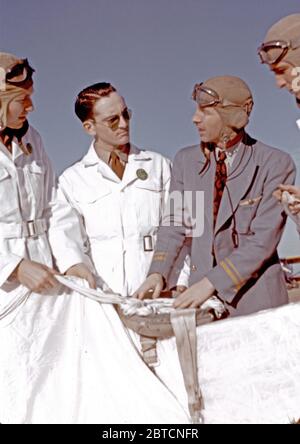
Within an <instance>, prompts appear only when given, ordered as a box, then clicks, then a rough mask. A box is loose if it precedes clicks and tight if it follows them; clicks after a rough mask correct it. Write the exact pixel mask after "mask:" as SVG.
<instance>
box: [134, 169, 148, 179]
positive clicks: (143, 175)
mask: <svg viewBox="0 0 300 444" xmlns="http://www.w3.org/2000/svg"><path fill="white" fill-rule="evenodd" d="M136 175H137V177H138V178H139V179H141V180H146V179H148V174H147V172H146V171H145V170H144V169H143V168H140V169H138V170H137V171H136Z"/></svg>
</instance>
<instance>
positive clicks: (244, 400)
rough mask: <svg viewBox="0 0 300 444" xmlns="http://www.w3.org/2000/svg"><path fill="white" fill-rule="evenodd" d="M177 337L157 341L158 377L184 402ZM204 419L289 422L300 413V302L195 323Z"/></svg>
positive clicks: (237, 421) (298, 416) (220, 421)
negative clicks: (175, 354) (176, 357)
mask: <svg viewBox="0 0 300 444" xmlns="http://www.w3.org/2000/svg"><path fill="white" fill-rule="evenodd" d="M174 346H175V344H174V339H173V338H172V339H167V340H163V341H159V342H158V357H159V361H160V365H159V366H158V367H157V368H156V372H157V374H158V375H159V376H160V378H161V379H162V380H163V381H164V382H165V383H166V384H167V385H168V386H169V387H170V388H171V389H172V390H173V391H174V393H175V394H176V396H177V397H178V398H179V399H181V402H182V403H186V402H187V399H186V394H185V392H184V391H183V390H182V378H181V376H180V370H179V368H178V363H177V360H176V359H175V357H174ZM197 359H198V378H199V385H200V388H201V392H202V395H203V399H204V406H205V409H204V410H203V411H202V414H203V416H204V421H205V423H206V424H281V423H282V424H288V423H290V422H292V421H293V420H298V419H299V418H300V303H298V304H289V305H286V306H283V307H280V308H276V309H271V310H266V311H262V312H259V313H256V314H253V315H250V316H243V317H239V318H230V319H227V320H224V321H218V322H216V323H211V324H207V325H204V326H200V327H198V328H197Z"/></svg>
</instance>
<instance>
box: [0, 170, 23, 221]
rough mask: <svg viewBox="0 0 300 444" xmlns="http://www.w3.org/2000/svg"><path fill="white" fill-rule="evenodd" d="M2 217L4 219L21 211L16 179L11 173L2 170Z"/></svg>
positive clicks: (0, 190)
mask: <svg viewBox="0 0 300 444" xmlns="http://www.w3.org/2000/svg"><path fill="white" fill-rule="evenodd" d="M0 200H1V205H0V217H1V218H3V217H5V216H8V215H10V214H12V215H13V214H14V213H15V212H16V211H17V210H18V209H19V201H18V191H17V186H16V182H15V179H14V178H13V177H12V176H11V175H10V173H9V171H8V170H7V169H6V168H4V167H1V168H0Z"/></svg>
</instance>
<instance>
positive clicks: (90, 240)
mask: <svg viewBox="0 0 300 444" xmlns="http://www.w3.org/2000/svg"><path fill="white" fill-rule="evenodd" d="M170 176H171V164H170V161H169V160H168V159H166V158H165V157H163V156H162V155H161V154H158V153H155V152H152V151H142V150H139V149H138V148H137V147H135V146H133V145H131V148H130V152H129V156H128V163H127V165H126V168H125V172H124V176H123V178H122V180H120V179H119V177H118V176H117V175H116V174H115V173H114V172H113V171H112V169H111V168H110V166H109V165H107V164H106V163H105V162H104V161H103V160H101V159H100V158H99V157H98V155H97V153H96V151H95V149H94V145H93V143H92V144H91V146H90V149H89V151H88V153H87V154H86V155H85V156H84V157H83V159H82V160H80V161H79V162H77V163H75V164H74V165H72V166H71V167H70V168H68V169H67V170H66V171H65V172H64V173H63V174H62V175H61V176H60V179H59V188H60V189H59V193H58V196H59V200H60V202H59V203H58V206H59V205H61V211H60V212H59V211H58V212H57V213H56V215H54V219H55V220H54V222H55V225H57V226H59V220H60V219H64V208H66V209H67V208H68V206H70V205H71V206H72V207H73V208H75V209H76V211H77V214H78V217H79V220H80V221H81V226H82V227H84V228H83V230H82V231H83V233H84V234H85V240H84V243H85V247H84V248H85V251H86V252H88V253H89V254H90V256H91V258H92V260H93V263H94V266H95V268H96V271H97V274H98V275H99V276H100V277H101V278H102V279H103V280H104V282H105V283H106V284H107V285H108V286H109V287H110V288H111V289H112V290H113V291H114V292H116V293H119V294H122V295H123V296H127V295H131V294H133V292H134V291H135V290H137V288H138V287H139V286H140V285H141V284H142V282H143V281H144V279H145V278H146V276H147V272H148V270H149V267H150V264H151V260H152V256H153V250H154V247H155V242H156V235H157V230H158V226H159V224H160V221H161V218H162V213H163V210H164V207H165V204H166V201H167V199H168V195H169V185H170ZM61 235H62V236H66V235H67V236H68V237H69V239H70V240H71V239H74V234H73V233H72V230H71V224H70V225H69V226H68V225H66V226H65V231H64V232H61ZM50 239H51V245H52V247H53V252H54V256H55V257H56V260H57V265H58V267H59V268H60V269H61V270H65V269H66V268H67V266H66V262H68V260H69V255H68V253H67V252H65V253H64V254H62V249H63V248H64V246H63V243H62V241H61V239H60V233H59V232H57V231H55V233H54V235H53V236H52V231H51V230H50ZM82 248H83V247H82ZM185 252H187V249H186V250H185ZM181 256H183V255H181ZM182 259H184V257H182ZM182 264H183V260H181V258H179V260H178V261H177V264H176V265H175V267H174V270H173V278H172V280H173V282H174V283H177V284H178V285H185V286H188V277H189V265H188V258H187V259H186V261H185V264H184V267H182Z"/></svg>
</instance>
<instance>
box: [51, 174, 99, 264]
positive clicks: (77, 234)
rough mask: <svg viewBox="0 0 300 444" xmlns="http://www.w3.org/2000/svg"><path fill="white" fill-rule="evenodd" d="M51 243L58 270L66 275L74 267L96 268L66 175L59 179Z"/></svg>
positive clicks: (54, 201) (52, 218) (54, 200)
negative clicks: (73, 202) (90, 256)
mask: <svg viewBox="0 0 300 444" xmlns="http://www.w3.org/2000/svg"><path fill="white" fill-rule="evenodd" d="M51 210H52V214H51V218H50V224H49V242H50V246H51V249H52V254H53V257H54V260H55V263H56V266H57V268H58V269H59V270H60V271H61V272H62V273H65V272H66V271H67V270H68V269H69V268H70V267H72V266H73V265H76V264H79V263H84V264H86V265H87V266H88V267H89V268H90V270H91V271H94V267H93V265H92V262H91V260H90V258H89V256H88V255H87V254H86V253H85V251H86V239H85V235H84V233H85V230H84V228H83V223H82V219H81V216H80V214H79V213H78V212H77V210H76V208H74V206H73V205H72V188H71V186H70V184H69V183H68V181H67V180H66V178H65V177H64V175H62V176H61V177H60V179H59V183H58V187H57V189H56V192H55V197H54V199H53V202H52V209H51Z"/></svg>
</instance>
